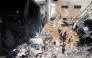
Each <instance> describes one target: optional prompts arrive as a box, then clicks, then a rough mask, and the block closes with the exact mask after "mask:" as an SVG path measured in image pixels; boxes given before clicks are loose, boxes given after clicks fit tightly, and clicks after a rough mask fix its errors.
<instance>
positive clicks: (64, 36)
mask: <svg viewBox="0 0 92 58" xmlns="http://www.w3.org/2000/svg"><path fill="white" fill-rule="evenodd" d="M66 36H67V31H65V32H64V34H63V42H65V40H66Z"/></svg>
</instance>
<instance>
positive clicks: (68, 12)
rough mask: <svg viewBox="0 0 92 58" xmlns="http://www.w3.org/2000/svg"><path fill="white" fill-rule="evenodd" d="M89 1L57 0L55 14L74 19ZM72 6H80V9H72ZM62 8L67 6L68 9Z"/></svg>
mask: <svg viewBox="0 0 92 58" xmlns="http://www.w3.org/2000/svg"><path fill="white" fill-rule="evenodd" d="M90 3H91V0H71V1H70V0H58V2H57V8H56V9H57V14H58V13H61V16H62V18H63V17H67V18H69V17H72V18H75V17H76V16H77V15H78V14H80V12H82V11H83V10H84V9H85V8H86V7H87V6H88V5H89V4H90ZM74 5H76V6H79V5H80V6H81V7H80V8H74ZM62 6H68V8H62Z"/></svg>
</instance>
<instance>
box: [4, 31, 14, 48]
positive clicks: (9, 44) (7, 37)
mask: <svg viewBox="0 0 92 58" xmlns="http://www.w3.org/2000/svg"><path fill="white" fill-rule="evenodd" d="M3 41H4V43H5V45H6V46H7V47H8V48H13V47H14V45H15V40H14V37H13V36H12V34H11V32H10V31H9V30H7V31H6V33H5V35H4V38H3Z"/></svg>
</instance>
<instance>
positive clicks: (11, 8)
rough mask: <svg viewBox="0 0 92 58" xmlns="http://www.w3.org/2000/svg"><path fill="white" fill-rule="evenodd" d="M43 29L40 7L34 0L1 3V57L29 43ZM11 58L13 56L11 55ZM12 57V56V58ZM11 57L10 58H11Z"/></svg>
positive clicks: (3, 1) (5, 0)
mask: <svg viewBox="0 0 92 58" xmlns="http://www.w3.org/2000/svg"><path fill="white" fill-rule="evenodd" d="M41 29H42V21H41V13H40V5H39V4H38V3H37V2H36V1H34V0H2V1H0V55H1V56H3V52H4V53H5V54H6V55H7V56H8V55H10V54H13V53H12V51H10V50H12V49H14V48H15V47H16V46H18V45H21V44H23V43H25V42H28V39H29V38H33V37H35V35H36V34H38V33H40V32H41ZM10 56H11V55H10ZM11 57H12V56H11ZM11 57H9V58H11Z"/></svg>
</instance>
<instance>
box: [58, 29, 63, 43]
mask: <svg viewBox="0 0 92 58" xmlns="http://www.w3.org/2000/svg"><path fill="white" fill-rule="evenodd" d="M58 32H59V36H60V40H61V41H62V40H63V39H62V30H60V28H59V27H58Z"/></svg>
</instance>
